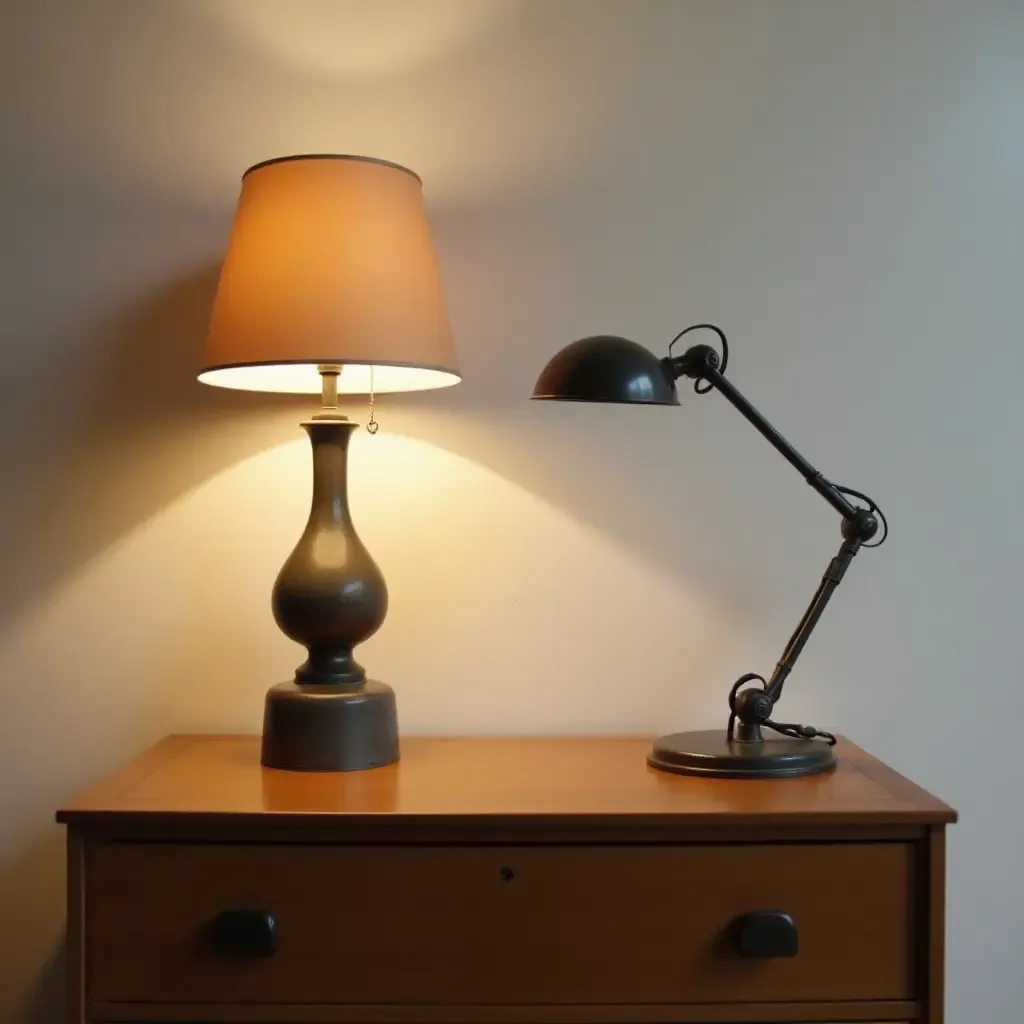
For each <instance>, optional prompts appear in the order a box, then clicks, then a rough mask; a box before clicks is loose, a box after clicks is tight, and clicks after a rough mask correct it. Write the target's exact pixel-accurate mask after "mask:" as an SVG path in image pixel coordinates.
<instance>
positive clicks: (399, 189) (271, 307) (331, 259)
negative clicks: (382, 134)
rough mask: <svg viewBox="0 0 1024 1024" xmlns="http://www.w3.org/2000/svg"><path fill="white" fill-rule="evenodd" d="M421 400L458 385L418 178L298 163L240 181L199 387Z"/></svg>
mask: <svg viewBox="0 0 1024 1024" xmlns="http://www.w3.org/2000/svg"><path fill="white" fill-rule="evenodd" d="M323 365H334V366H338V365H340V366H341V368H342V369H341V374H340V377H339V379H338V390H339V391H341V392H348V393H357V394H365V393H366V392H369V391H370V390H374V391H378V392H384V391H421V390H426V389H429V388H439V387H446V386H448V385H450V384H455V383H457V382H458V381H459V379H460V378H459V373H458V369H457V366H456V362H455V352H454V349H453V346H452V338H451V328H450V326H449V323H448V315H447V312H446V310H445V304H444V296H443V294H442V289H441V280H440V276H439V274H438V269H437V261H436V258H435V255H434V247H433V244H432V242H431V238H430V229H429V226H428V223H427V217H426V211H425V209H424V205H423V194H422V189H421V183H420V179H419V178H418V177H417V176H416V175H415V174H414V173H413V172H412V171H410V170H408V169H406V168H404V167H399V166H398V165H397V164H391V163H387V162H385V161H381V160H373V159H370V158H367V157H349V156H298V157H283V158H281V159H277V160H269V161H266V162H265V163H262V164H257V165H256V166H255V167H250V168H249V170H248V171H246V172H245V174H244V175H243V177H242V192H241V196H240V197H239V200H238V209H237V212H236V214H235V221H234V226H233V228H232V231H231V237H230V241H229V243H228V249H227V255H226V257H225V260H224V265H223V268H222V270H221V276H220V284H219V287H218V289H217V297H216V300H215V302H214V307H213V313H212V316H211V322H210V329H209V334H208V336H207V339H206V346H205V349H204V352H203V362H202V370H201V372H200V374H199V379H200V380H201V381H203V382H204V383H206V384H215V385H218V386H220V387H227V388H241V389H244V390H250V391H283V392H297V393H305V392H310V393H316V392H319V391H320V389H321V379H320V375H319V373H318V370H317V367H318V366H323Z"/></svg>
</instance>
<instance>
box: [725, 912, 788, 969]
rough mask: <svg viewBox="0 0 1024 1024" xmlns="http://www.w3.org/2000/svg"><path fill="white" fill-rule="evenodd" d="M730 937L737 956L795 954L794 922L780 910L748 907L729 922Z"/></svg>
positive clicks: (768, 956)
mask: <svg viewBox="0 0 1024 1024" xmlns="http://www.w3.org/2000/svg"><path fill="white" fill-rule="evenodd" d="M733 939H734V940H735V943H736V952H737V953H739V955H740V956H746V957H757V958H762V959H772V958H775V957H786V956H796V954H797V947H798V943H797V932H796V924H794V922H793V918H791V917H790V916H789V914H786V913H783V911H781V910H752V911H751V912H750V913H749V914H744V915H743V916H742V917H740V918H737V919H736V921H735V922H734V923H733Z"/></svg>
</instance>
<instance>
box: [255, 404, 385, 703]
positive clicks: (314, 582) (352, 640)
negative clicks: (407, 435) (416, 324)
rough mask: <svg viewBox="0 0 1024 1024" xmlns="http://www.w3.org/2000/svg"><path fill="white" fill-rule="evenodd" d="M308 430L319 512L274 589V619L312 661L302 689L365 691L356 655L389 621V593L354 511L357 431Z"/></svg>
mask: <svg viewBox="0 0 1024 1024" xmlns="http://www.w3.org/2000/svg"><path fill="white" fill-rule="evenodd" d="M303 427H304V428H305V430H306V432H307V433H308V434H309V437H310V440H311V441H312V444H313V504H312V508H311V509H310V513H309V520H308V521H307V523H306V529H305V531H304V532H303V534H302V537H301V538H300V539H299V542H298V544H297V545H296V546H295V550H294V551H292V553H291V555H290V556H289V557H288V560H287V561H286V562H285V564H284V566H283V568H282V569H281V572H280V573H279V574H278V577H277V582H276V583H275V584H274V592H273V609H274V618H275V620H276V621H277V624H278V626H280V628H281V631H282V632H283V633H284V634H285V635H286V636H288V637H290V638H291V639H292V640H295V641H296V642H297V643H300V644H302V645H303V646H304V647H305V648H306V650H307V652H308V654H309V657H308V659H307V660H306V662H305V663H304V664H302V665H300V666H299V668H298V669H297V671H296V673H295V681H296V682H297V683H322V684H325V685H339V684H351V683H359V682H362V681H363V680H364V679H365V678H366V672H365V670H364V669H363V667H362V666H361V665H359V664H358V663H357V662H356V661H355V659H354V658H353V656H352V648H353V647H354V646H355V645H356V644H358V643H362V641H363V640H366V639H367V638H368V637H370V636H372V635H373V634H374V633H376V632H377V630H378V628H379V627H380V625H381V623H382V622H383V621H384V616H385V614H386V613H387V610H388V591H387V586H386V585H385V583H384V577H383V576H382V575H381V571H380V569H378V568H377V563H376V562H375V561H374V560H373V558H372V557H371V556H370V553H369V551H367V550H366V548H365V547H364V546H363V542H362V541H361V540H360V539H359V535H358V534H357V533H356V531H355V527H354V526H353V525H352V518H351V516H350V514H349V509H348V488H347V468H348V443H349V438H350V436H351V434H352V431H353V430H355V429H356V424H354V423H350V422H348V421H347V420H338V419H320V420H313V421H311V422H308V423H303Z"/></svg>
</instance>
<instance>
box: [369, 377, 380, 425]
mask: <svg viewBox="0 0 1024 1024" xmlns="http://www.w3.org/2000/svg"><path fill="white" fill-rule="evenodd" d="M373 403H374V394H373V366H372V364H371V366H370V418H369V420H368V421H367V423H366V432H367V433H368V434H376V433H377V431H378V430H380V424H379V423H378V422H377V421H376V420H375V419H374V418H373Z"/></svg>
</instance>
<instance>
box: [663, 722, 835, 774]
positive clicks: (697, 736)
mask: <svg viewBox="0 0 1024 1024" xmlns="http://www.w3.org/2000/svg"><path fill="white" fill-rule="evenodd" d="M647 763H648V764H649V765H650V766H651V767H652V768H658V769H660V770H661V771H665V772H674V773H676V774H677V775H710V776H717V777H718V778H723V779H791V778H795V777H797V776H800V775H816V774H818V773H819V772H828V771H832V769H833V768H835V766H836V760H835V757H834V756H833V755H832V747H831V746H830V745H829V744H828V743H827V742H825V741H824V740H812V739H790V738H789V737H782V736H770V737H765V738H764V739H762V740H761V741H760V742H749V743H748V742H743V741H742V740H739V739H729V738H728V736H727V735H726V734H725V732H724V731H723V730H721V729H710V730H707V731H703V732H677V733H673V734H672V735H671V736H662V737H660V738H659V739H657V740H655V741H654V746H653V747H652V748H651V752H650V754H649V755H648V757H647Z"/></svg>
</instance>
